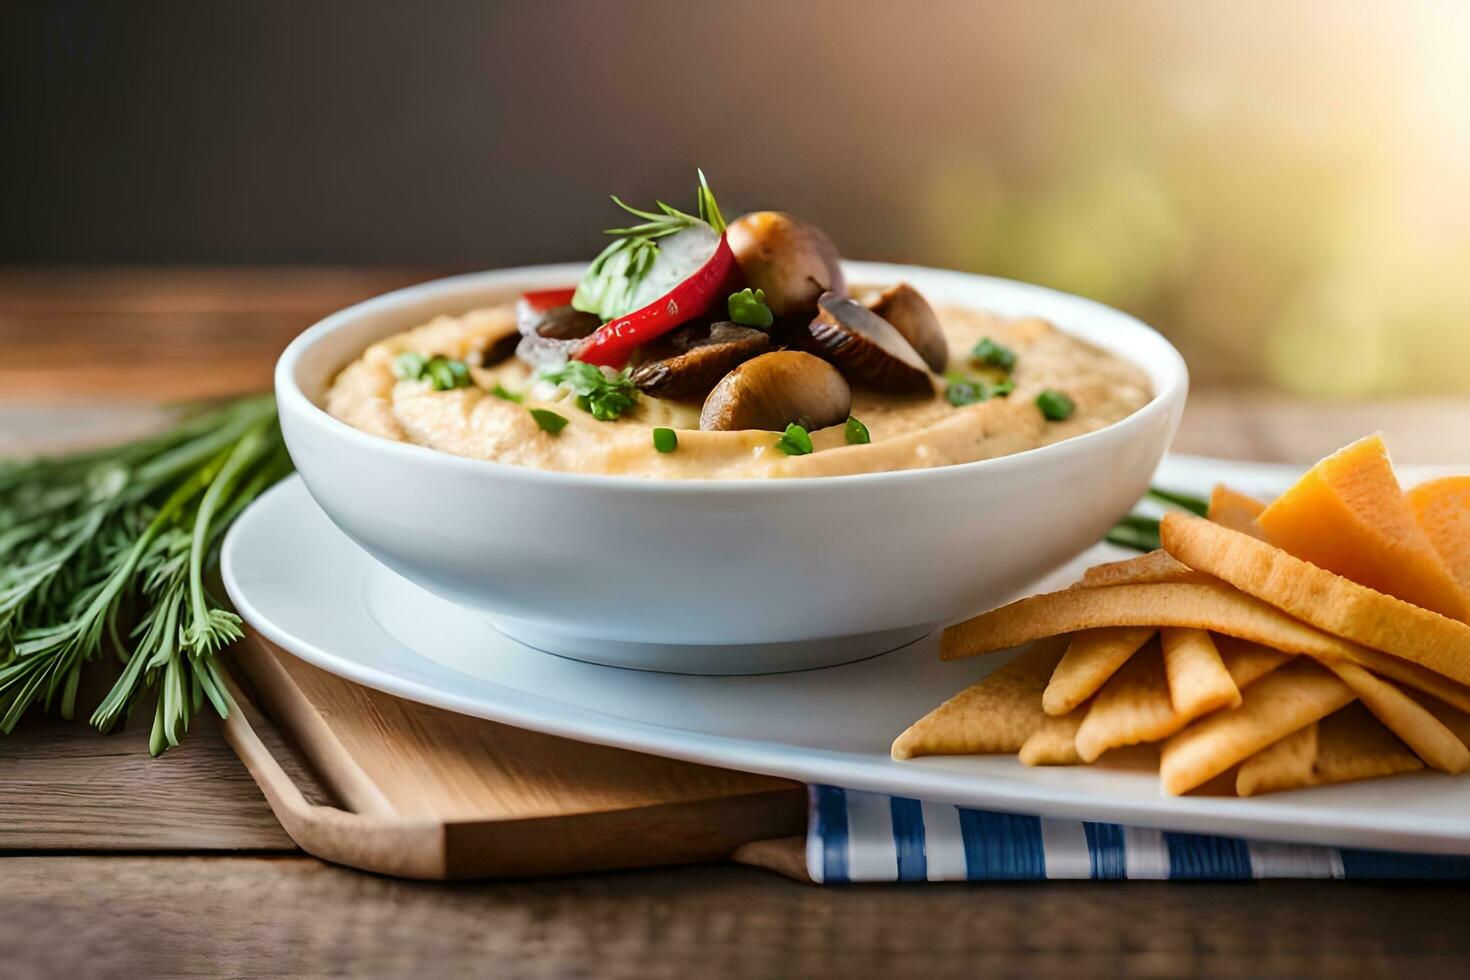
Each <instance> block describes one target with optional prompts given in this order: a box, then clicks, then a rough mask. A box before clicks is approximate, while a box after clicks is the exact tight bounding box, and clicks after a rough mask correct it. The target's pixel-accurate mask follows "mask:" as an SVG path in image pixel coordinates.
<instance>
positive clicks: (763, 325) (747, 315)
mask: <svg viewBox="0 0 1470 980" xmlns="http://www.w3.org/2000/svg"><path fill="white" fill-rule="evenodd" d="M725 306H726V307H727V308H728V309H729V311H730V319H731V320H733V321H734V322H736V323H738V324H740V325H741V326H742V327H759V328H760V329H762V330H765V329H767V328H768V327H770V325H771V324H773V323H775V322H776V318H775V316H774V315H772V313H771V308H770V307H769V306H767V305H766V291H765V290H764V289H757V290H754V291H752V290H751V289H750V288H749V287H747V288H745V289H742V290H740V292H738V293H731V294H730V298H729V299H728V300H726V301H725Z"/></svg>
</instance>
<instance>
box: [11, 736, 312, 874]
mask: <svg viewBox="0 0 1470 980" xmlns="http://www.w3.org/2000/svg"><path fill="white" fill-rule="evenodd" d="M150 720H151V712H150V713H141V715H140V717H137V718H136V719H135V720H134V721H133V723H132V725H131V726H130V727H129V728H128V730H125V731H123V732H119V733H117V734H115V735H106V736H104V735H99V734H98V733H97V732H95V731H93V730H92V729H91V728H90V727H88V726H87V725H85V724H84V723H82V722H80V721H76V722H66V721H62V720H60V719H50V718H43V717H31V718H28V719H26V720H25V721H24V722H23V723H22V725H21V727H19V728H17V729H16V731H15V732H13V733H11V734H10V735H8V736H4V737H0V773H3V776H0V814H3V818H0V850H3V851H16V850H25V849H31V850H68V851H72V850H75V851H137V850H150V851H200V850H223V851H242V850H243V851H294V850H295V849H296V845H295V844H293V843H292V842H291V838H289V837H287V836H286V833H285V831H283V830H281V825H280V824H279V823H277V822H276V818H275V815H274V814H272V813H271V811H270V807H269V806H267V805H266V802H265V799H264V798H263V797H262V796H261V795H260V790H259V789H257V788H256V785H255V783H254V781H253V780H251V778H250V775H249V773H247V772H246V771H245V770H244V768H243V767H242V766H241V765H240V761H239V760H238V759H237V758H235V754H234V753H233V752H232V751H231V750H230V747H229V746H228V745H226V744H225V743H224V740H223V739H221V738H220V735H219V732H218V731H217V730H216V729H215V727H214V724H213V719H212V718H210V717H209V716H207V715H200V716H199V718H198V719H197V720H196V722H195V725H194V730H193V731H191V732H190V733H189V737H188V738H186V739H185V740H184V743H183V744H182V745H180V746H179V747H178V748H176V749H172V750H170V751H169V752H167V753H165V754H164V755H163V756H162V757H160V758H158V759H151V758H149V756H148V722H149V721H150Z"/></svg>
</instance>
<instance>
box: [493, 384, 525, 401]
mask: <svg viewBox="0 0 1470 980" xmlns="http://www.w3.org/2000/svg"><path fill="white" fill-rule="evenodd" d="M490 394H492V395H494V396H495V397H496V398H500V399H503V400H505V401H508V402H515V403H516V404H517V405H519V404H520V403H521V402H522V401H523V400H524V398H523V396H521V395H517V394H516V393H515V392H513V391H508V390H507V389H506V387H505V385H503V384H501V383H500V382H499V381H497V382H495V387H494V388H491V389H490Z"/></svg>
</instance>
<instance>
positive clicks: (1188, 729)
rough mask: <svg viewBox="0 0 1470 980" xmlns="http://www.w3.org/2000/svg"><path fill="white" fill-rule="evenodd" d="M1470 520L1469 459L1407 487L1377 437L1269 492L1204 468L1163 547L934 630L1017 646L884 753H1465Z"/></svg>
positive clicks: (1216, 777)
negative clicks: (1192, 506)
mask: <svg viewBox="0 0 1470 980" xmlns="http://www.w3.org/2000/svg"><path fill="white" fill-rule="evenodd" d="M1467 536H1470V478H1451V479H1449V480H1439V481H1435V482H1434V483H1431V484H1425V485H1424V486H1423V487H1419V488H1416V489H1415V490H1413V491H1411V492H1410V493H1408V494H1405V493H1404V491H1403V490H1402V489H1401V488H1400V487H1399V484H1398V481H1397V479H1396V478H1395V477H1394V476H1393V472H1392V469H1391V467H1390V465H1389V463H1388V456H1387V453H1386V452H1385V451H1384V449H1383V444H1382V441H1381V439H1379V438H1378V437H1377V436H1370V437H1368V438H1367V439H1364V440H1361V441H1359V442H1357V443H1354V444H1353V445H1351V446H1349V447H1347V448H1346V449H1344V450H1342V451H1340V452H1339V453H1336V454H1334V455H1333V456H1331V457H1328V458H1327V459H1326V460H1323V461H1322V462H1321V463H1319V464H1318V465H1317V466H1316V467H1314V468H1313V469H1312V471H1310V472H1309V473H1308V474H1307V475H1306V476H1305V477H1303V478H1302V480H1301V481H1300V482H1299V483H1298V484H1297V485H1296V486H1295V487H1293V488H1292V489H1291V490H1289V491H1287V493H1285V494H1283V495H1282V496H1281V497H1280V498H1279V499H1278V500H1277V501H1275V502H1273V503H1270V504H1267V503H1265V502H1263V501H1258V500H1254V499H1252V498H1250V497H1248V496H1246V495H1244V494H1240V493H1237V492H1235V491H1232V490H1230V489H1228V488H1225V487H1218V488H1216V490H1215V493H1214V494H1213V496H1212V498H1211V500H1210V509H1209V515H1208V518H1207V519H1206V518H1200V517H1195V516H1194V515H1192V514H1184V513H1171V514H1169V515H1168V516H1166V517H1165V518H1164V519H1163V521H1162V522H1161V525H1160V540H1161V541H1162V543H1163V549H1162V550H1160V551H1154V552H1150V553H1148V554H1144V555H1140V556H1138V557H1136V558H1130V559H1127V560H1125V561H1118V562H1110V563H1108V564H1104V565H1098V566H1095V567H1093V568H1090V569H1088V570H1087V572H1086V573H1085V574H1084V575H1083V577H1082V580H1081V581H1079V582H1077V583H1076V584H1074V585H1073V586H1072V587H1070V588H1068V589H1063V590H1061V591H1059V592H1052V593H1048V594H1046V595H1039V596H1031V597H1029V598H1026V599H1021V600H1019V601H1017V602H1013V603H1011V604H1009V605H1007V606H1002V607H1000V608H999V609H993V610H991V611H990V612H987V613H984V614H982V615H980V616H976V617H975V618H973V619H970V620H967V621H965V622H963V623H959V624H957V625H955V626H952V627H950V628H949V629H947V630H945V632H944V635H943V638H942V640H941V642H940V655H941V657H943V659H945V660H954V659H959V658H963V657H973V656H978V655H984V654H995V653H999V652H1001V651H1006V650H1010V649H1012V648H1014V647H1018V646H1023V645H1027V644H1029V646H1025V648H1024V649H1023V650H1022V652H1021V653H1020V654H1019V655H1018V656H1016V657H1015V658H1014V659H1013V660H1011V661H1010V662H1009V663H1008V664H1006V665H1005V666H1003V667H1001V668H1000V669H998V670H996V671H995V672H994V673H992V674H990V675H989V676H988V677H986V678H985V679H984V680H982V681H980V682H979V683H978V684H975V685H974V686H972V687H970V688H968V689H966V690H964V691H962V692H960V693H959V694H958V695H956V696H955V697H953V698H951V699H950V700H949V701H947V702H945V703H944V704H943V705H941V706H940V707H938V708H936V709H935V710H934V711H931V712H930V713H929V714H927V715H925V716H924V717H923V718H921V719H919V720H918V721H916V722H915V723H914V724H913V725H912V726H910V727H909V729H908V730H907V731H905V732H904V733H903V734H902V735H900V736H899V737H898V739H897V741H895V742H894V743H893V757H894V758H895V759H910V758H914V757H916V756H923V755H956V754H957V755H969V754H992V753H1012V752H1014V753H1016V754H1017V755H1018V756H1019V757H1020V761H1021V762H1023V763H1025V764H1026V765H1086V764H1091V763H1095V762H1103V763H1107V762H1109V761H1111V760H1113V759H1116V758H1119V756H1118V753H1121V752H1124V751H1138V750H1133V749H1130V748H1129V747H1132V746H1139V747H1144V748H1145V749H1147V750H1148V751H1150V752H1152V753H1155V754H1156V756H1157V766H1158V772H1159V780H1160V785H1161V787H1162V789H1163V791H1164V792H1165V793H1167V794H1170V795H1175V794H1180V793H1188V792H1190V791H1193V790H1198V789H1200V788H1201V787H1205V786H1206V784H1208V788H1209V790H1210V791H1212V792H1213V791H1217V790H1218V788H1219V787H1221V786H1222V785H1223V786H1228V785H1231V784H1233V786H1234V789H1235V792H1236V793H1237V794H1238V795H1240V796H1256V795H1259V794H1262V793H1270V792H1276V791H1280V790H1289V789H1298V788H1303V787H1309V786H1321V785H1326V784H1330V783H1338V782H1345V781H1348V780H1355V779H1366V778H1371V777H1378V776H1389V775H1394V774H1396V773H1404V772H1413V771H1416V770H1421V769H1424V768H1430V769H1437V770H1440V771H1442V772H1448V773H1460V772H1465V771H1467V770H1470V624H1467V622H1466V619H1467V618H1470V567H1467V566H1470V537H1467ZM1365 580H1366V581H1365ZM1370 582H1371V584H1370ZM1416 600H1417V602H1419V603H1427V604H1428V605H1420V604H1417V603H1416Z"/></svg>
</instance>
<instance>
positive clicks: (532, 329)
mask: <svg viewBox="0 0 1470 980" xmlns="http://www.w3.org/2000/svg"><path fill="white" fill-rule="evenodd" d="M520 326H521V332H522V334H523V336H522V337H521V339H520V343H519V344H517V346H516V356H517V357H519V358H520V359H521V360H523V361H525V362H527V363H528V364H532V365H535V366H537V367H541V366H546V365H552V364H560V363H561V362H562V361H565V360H566V359H567V358H569V357H571V356H572V355H573V354H574V353H576V351H577V348H578V347H580V346H581V343H582V340H583V339H584V338H586V337H589V336H591V335H592V334H593V333H596V332H597V328H598V327H600V326H602V319H601V318H600V317H599V316H598V315H597V314H596V313H583V312H582V311H581V310H579V309H576V308H575V307H572V306H558V307H556V308H555V309H551V310H547V311H546V315H545V316H543V317H541V319H539V320H536V321H534V322H531V321H530V320H527V319H521V320H520Z"/></svg>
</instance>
